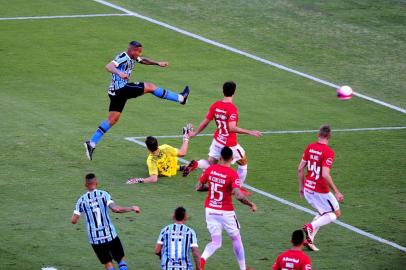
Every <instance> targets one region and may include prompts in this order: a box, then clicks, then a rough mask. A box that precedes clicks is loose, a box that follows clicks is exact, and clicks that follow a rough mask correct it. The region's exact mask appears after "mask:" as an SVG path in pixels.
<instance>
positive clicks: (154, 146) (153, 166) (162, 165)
mask: <svg viewBox="0 0 406 270" xmlns="http://www.w3.org/2000/svg"><path fill="white" fill-rule="evenodd" d="M192 131H193V127H192V125H191V124H188V125H187V126H186V127H184V128H183V142H182V146H181V147H180V149H176V148H175V147H172V146H170V145H168V144H163V145H159V146H158V140H157V139H156V138H155V137H152V136H149V137H147V139H146V140H145V145H146V146H147V149H148V152H149V155H148V158H147V166H148V172H149V177H147V178H130V179H128V180H127V184H138V183H156V182H157V181H158V177H159V176H167V177H171V176H174V175H176V174H177V172H178V171H182V170H183V166H179V164H178V157H184V156H186V154H187V152H188V147H189V135H190V133H191V132H192Z"/></svg>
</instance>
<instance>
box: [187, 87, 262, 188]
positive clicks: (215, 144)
mask: <svg viewBox="0 0 406 270" xmlns="http://www.w3.org/2000/svg"><path fill="white" fill-rule="evenodd" d="M236 88H237V85H236V83H235V82H232V81H228V82H225V83H224V84H223V94H224V97H223V99H222V100H219V101H217V102H215V103H213V104H212V105H211V106H210V109H209V112H208V113H207V115H206V118H205V119H204V120H203V121H202V122H201V123H200V125H199V127H198V128H197V130H196V131H195V132H192V133H191V134H190V136H191V137H194V136H197V135H198V134H199V133H200V132H202V131H203V130H204V129H205V128H206V127H207V125H208V124H209V123H210V122H211V121H213V120H214V122H215V123H216V126H217V129H216V131H215V133H214V138H213V141H212V144H211V146H210V151H209V157H208V159H207V160H204V159H202V160H199V161H197V160H192V161H191V162H190V164H189V165H188V166H187V167H186V168H185V170H184V171H183V176H187V175H189V174H190V173H191V172H192V171H193V170H195V169H196V168H200V169H202V170H205V169H206V168H207V167H209V166H210V165H212V164H215V163H217V162H218V160H219V159H220V152H221V150H222V149H223V147H224V146H228V147H230V148H231V150H232V151H233V159H232V163H233V164H234V163H237V164H238V170H237V173H238V177H239V179H240V181H241V185H242V184H244V181H245V179H246V177H247V172H248V159H247V156H246V154H245V151H244V149H243V148H242V147H241V145H239V144H238V142H237V133H238V134H248V135H251V136H254V137H257V138H258V137H261V136H262V134H261V132H260V131H257V130H248V129H244V128H240V127H238V109H237V107H236V106H235V105H234V104H233V97H234V94H235V90H236ZM243 192H245V194H249V192H248V191H245V190H243Z"/></svg>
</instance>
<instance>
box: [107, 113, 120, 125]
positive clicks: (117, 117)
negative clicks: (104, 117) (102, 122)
mask: <svg viewBox="0 0 406 270" xmlns="http://www.w3.org/2000/svg"><path fill="white" fill-rule="evenodd" d="M118 120H120V113H114V114H111V115H109V119H108V121H109V125H110V126H113V125H115V124H116V123H117V122H118Z"/></svg>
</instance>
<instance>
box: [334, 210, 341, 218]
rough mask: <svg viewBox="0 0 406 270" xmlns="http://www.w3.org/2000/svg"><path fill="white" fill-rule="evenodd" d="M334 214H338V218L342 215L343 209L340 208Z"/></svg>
mask: <svg viewBox="0 0 406 270" xmlns="http://www.w3.org/2000/svg"><path fill="white" fill-rule="evenodd" d="M334 214H336V217H337V218H340V217H341V211H340V210H337V211H335V212H334Z"/></svg>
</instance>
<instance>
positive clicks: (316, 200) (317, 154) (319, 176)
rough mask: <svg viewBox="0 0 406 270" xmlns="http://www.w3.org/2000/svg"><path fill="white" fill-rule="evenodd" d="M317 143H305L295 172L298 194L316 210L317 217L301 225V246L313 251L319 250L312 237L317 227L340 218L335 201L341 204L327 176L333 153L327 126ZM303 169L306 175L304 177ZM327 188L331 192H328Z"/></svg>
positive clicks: (340, 199) (338, 207)
mask: <svg viewBox="0 0 406 270" xmlns="http://www.w3.org/2000/svg"><path fill="white" fill-rule="evenodd" d="M318 138H319V139H318V141H317V142H314V143H311V144H309V145H308V146H307V147H306V149H305V151H304V153H303V156H302V160H301V161H300V164H299V168H298V170H297V175H298V180H299V194H300V196H301V197H303V196H304V197H305V199H306V201H307V202H308V203H309V204H310V205H311V206H312V207H313V208H314V209H316V210H317V212H318V214H317V215H316V216H315V217H314V219H313V221H312V222H311V223H308V224H306V225H304V227H303V230H304V232H305V233H306V240H307V242H306V243H305V246H307V247H308V248H309V249H311V250H313V251H318V250H319V249H318V248H317V247H316V246H315V245H314V238H315V236H316V234H317V232H318V231H319V229H320V227H322V226H324V225H327V224H329V223H331V222H334V221H335V220H336V219H337V218H339V217H340V216H341V211H340V205H339V204H338V202H343V201H344V196H343V194H341V192H340V191H339V190H338V188H337V187H336V185H335V184H334V182H333V178H332V177H331V175H330V169H331V166H332V165H333V162H334V151H333V150H332V149H331V148H330V147H329V146H328V142H329V140H330V138H331V128H330V126H328V125H323V126H321V127H320V130H319V133H318ZM305 168H306V169H307V174H306V176H305V172H304V170H305ZM329 187H330V188H331V189H332V190H333V192H334V195H333V193H331V192H330V190H329Z"/></svg>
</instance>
